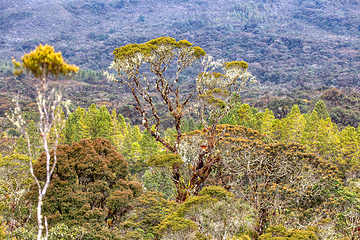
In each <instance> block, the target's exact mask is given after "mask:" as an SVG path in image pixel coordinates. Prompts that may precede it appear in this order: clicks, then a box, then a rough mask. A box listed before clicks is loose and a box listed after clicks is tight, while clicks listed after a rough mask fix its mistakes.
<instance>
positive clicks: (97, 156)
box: [0, 37, 360, 240]
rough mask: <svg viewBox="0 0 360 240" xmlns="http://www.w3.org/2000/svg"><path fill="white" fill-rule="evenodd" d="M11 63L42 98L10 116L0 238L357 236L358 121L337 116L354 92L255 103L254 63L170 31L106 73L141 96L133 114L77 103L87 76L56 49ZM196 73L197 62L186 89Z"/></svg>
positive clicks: (120, 51) (3, 146) (121, 53)
mask: <svg viewBox="0 0 360 240" xmlns="http://www.w3.org/2000/svg"><path fill="white" fill-rule="evenodd" d="M13 64H14V69H15V71H14V74H15V75H16V76H17V77H16V80H21V79H23V80H24V79H27V80H28V81H31V84H32V85H33V88H34V92H33V94H34V98H35V99H37V100H36V103H33V105H32V106H28V105H25V108H24V104H21V103H20V101H19V99H17V100H16V101H15V102H14V103H13V104H15V108H13V109H10V110H9V111H7V117H6V118H5V117H4V120H5V121H4V122H3V126H2V127H3V128H2V135H1V139H0V151H1V152H0V154H1V155H0V156H1V158H0V171H1V177H0V187H1V192H0V194H1V195H0V198H1V205H0V211H1V216H2V220H1V221H2V224H1V227H0V234H1V237H2V238H5V239H39V240H40V239H233V240H236V239H260V240H261V239H274V238H275V237H277V238H279V239H324V240H325V239H356V238H357V237H359V232H358V230H357V229H358V224H359V222H358V221H359V215H358V207H359V198H360V195H359V194H360V192H359V188H358V181H359V167H360V162H359V153H360V128H359V126H356V127H354V126H351V125H355V124H356V119H352V118H351V117H350V118H349V119H348V121H351V122H350V123H349V125H347V126H345V124H344V123H343V121H345V119H344V118H343V116H338V115H336V116H338V119H340V122H341V123H339V126H338V125H337V123H336V122H334V121H333V120H332V118H331V117H333V116H332V115H334V112H335V113H336V109H337V108H340V107H339V106H342V105H341V104H345V105H346V103H347V102H348V101H350V100H351V99H356V96H357V95H355V94H354V93H350V94H349V93H345V92H344V93H341V92H340V91H339V90H337V89H336V88H328V89H326V88H325V89H319V90H318V91H319V92H322V93H321V94H320V96H319V97H318V99H315V98H314V99H309V100H308V101H304V100H306V98H304V99H303V100H302V101H301V103H299V104H296V102H291V101H287V102H286V101H284V100H274V99H273V100H269V101H268V102H267V104H263V105H259V108H255V107H251V106H250V105H249V104H246V103H242V102H241V97H240V93H242V92H243V91H244V90H246V89H247V88H248V87H249V86H251V84H254V82H255V78H254V76H253V75H252V74H251V73H250V72H249V71H248V68H249V65H248V63H246V62H244V61H230V62H225V61H221V60H217V59H214V58H213V57H211V56H208V55H207V54H206V52H205V51H204V50H203V49H202V48H201V47H198V46H194V45H192V44H191V43H190V42H188V41H187V40H180V41H176V40H175V39H173V38H170V37H161V38H157V39H153V40H151V41H148V42H145V43H142V44H129V45H125V46H121V47H118V48H116V49H115V50H114V60H113V63H112V64H111V65H110V66H111V70H113V71H109V72H106V73H105V75H106V77H107V78H108V80H109V81H110V82H111V83H108V84H107V85H105V86H109V85H110V86H111V84H114V86H116V85H118V84H122V88H121V91H124V93H125V94H127V97H128V98H131V99H132V100H133V104H132V105H131V106H132V107H131V108H132V111H133V112H137V113H138V115H137V116H138V117H136V116H135V118H138V119H139V120H140V123H139V124H134V123H133V122H132V121H131V119H129V118H127V117H124V116H123V115H122V114H119V112H117V111H116V109H115V108H114V107H112V106H111V104H101V106H99V105H98V106H97V105H96V104H95V103H93V104H91V105H88V106H87V107H81V106H77V107H76V108H74V107H71V104H69V103H70V102H69V100H70V101H71V100H72V99H71V94H69V95H62V94H61V92H63V91H64V90H65V91H66V89H67V88H68V87H69V85H67V84H61V83H62V82H66V81H69V80H67V78H69V77H70V78H71V77H72V78H76V76H79V75H80V74H81V72H80V73H76V72H78V71H79V69H78V67H76V66H75V65H69V64H68V63H67V62H65V61H64V60H63V58H62V56H61V54H60V53H56V52H55V51H54V48H53V47H51V46H48V45H45V46H43V45H40V46H38V47H37V48H36V49H35V50H33V51H32V52H30V53H28V54H25V55H24V56H23V57H22V59H21V61H20V62H17V61H16V60H13ZM187 69H195V70H196V69H201V70H200V72H199V73H198V74H197V75H195V76H194V79H195V86H194V87H193V88H190V89H189V88H187V87H186V86H187V85H186V84H185V85H184V83H183V82H181V81H180V79H181V78H180V76H182V74H183V72H186V70H187ZM24 73H27V75H24ZM84 73H87V74H89V72H83V73H82V74H84ZM90 73H91V72H90ZM74 74H75V75H74ZM76 74H77V75H76ZM94 76H96V75H94ZM72 81H74V80H72ZM115 89H116V88H115ZM117 89H120V88H117ZM304 90H305V91H306V89H304ZM114 91H115V90H114ZM248 94H250V93H249V92H246V91H245V92H244V93H243V98H244V96H245V97H246V96H247V95H248ZM296 94H298V92H297V91H296V90H294V91H293V95H296ZM313 94H314V93H313ZM315 94H316V93H315ZM301 97H304V95H301V96H299V98H301ZM353 101H355V100H353ZM326 103H330V104H329V107H330V108H331V111H328V109H330V108H329V107H328V106H327V104H326ZM331 103H332V104H333V105H331ZM356 103H357V102H354V105H355V106H357V105H356ZM276 104H278V105H276ZM269 106H270V107H271V106H273V110H271V109H270V108H269ZM285 106H287V107H288V108H290V109H286V107H285ZM355 106H354V109H355V108H356V107H355ZM22 109H23V110H22ZM282 109H284V111H278V110H282ZM334 109H335V110H334ZM340 109H341V108H340ZM353 111H354V115H355V116H357V113H356V112H355V110H353ZM129 117H132V116H131V114H130V116H129ZM357 123H358V122H357ZM341 124H342V125H341Z"/></svg>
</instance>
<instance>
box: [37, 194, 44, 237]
mask: <svg viewBox="0 0 360 240" xmlns="http://www.w3.org/2000/svg"><path fill="white" fill-rule="evenodd" d="M42 201H43V196H42V195H41V194H40V195H39V201H38V205H37V208H36V210H37V220H38V235H37V238H36V239H37V240H41V236H42V230H43V228H44V227H43V226H42V215H41V207H42Z"/></svg>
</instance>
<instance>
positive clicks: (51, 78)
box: [9, 45, 79, 240]
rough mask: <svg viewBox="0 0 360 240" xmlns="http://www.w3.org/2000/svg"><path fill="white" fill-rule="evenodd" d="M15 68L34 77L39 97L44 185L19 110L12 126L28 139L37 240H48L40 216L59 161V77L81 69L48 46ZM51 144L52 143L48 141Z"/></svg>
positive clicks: (35, 52) (32, 54) (16, 71)
mask: <svg viewBox="0 0 360 240" xmlns="http://www.w3.org/2000/svg"><path fill="white" fill-rule="evenodd" d="M13 63H14V67H15V69H16V70H15V72H14V74H15V75H20V74H22V73H23V71H26V72H27V73H29V74H30V75H31V77H32V80H33V84H34V86H35V88H36V93H37V98H36V102H37V107H38V111H39V116H40V120H39V122H38V124H37V127H38V129H39V131H40V134H41V135H40V136H41V141H42V147H43V149H44V152H45V155H46V168H45V169H46V178H45V182H41V181H40V180H39V179H38V178H37V177H36V176H35V174H34V169H33V164H32V163H33V162H32V161H33V160H34V159H33V157H34V156H32V152H33V151H32V150H31V148H32V146H31V143H30V137H29V136H28V133H27V131H26V122H25V120H24V118H23V117H22V115H21V111H20V107H19V105H18V104H17V107H16V108H15V109H14V112H13V114H12V115H11V116H10V115H9V118H10V119H11V120H12V122H13V123H14V124H15V125H16V126H17V127H18V128H19V129H20V130H21V131H22V133H23V134H24V135H25V137H26V139H27V143H28V152H29V155H30V161H29V163H30V172H31V175H32V177H33V178H34V180H35V183H36V185H37V187H38V190H39V191H38V204H37V221H38V234H37V240H40V239H47V237H48V228H47V220H46V217H45V218H44V220H43V216H42V213H41V210H42V204H43V199H44V197H45V194H46V191H47V190H48V187H49V184H50V180H51V175H52V174H53V172H54V169H55V166H56V162H57V158H56V147H57V145H58V140H59V137H60V132H61V130H62V128H63V126H64V120H63V119H62V116H61V114H62V111H59V108H61V104H62V103H63V101H62V95H61V93H60V91H59V90H58V89H57V88H56V85H57V80H59V76H66V75H68V74H70V73H74V72H77V71H78V69H79V68H78V67H76V66H74V65H69V64H67V63H66V62H64V59H63V57H62V56H61V53H60V52H55V51H54V48H53V47H51V46H49V45H45V46H43V45H40V46H38V47H37V48H36V49H35V50H34V51H32V52H30V53H28V54H25V55H24V56H23V57H22V58H21V62H17V61H16V60H14V59H13ZM49 140H50V141H49ZM51 150H53V151H54V155H53V158H54V161H53V163H52V164H50V151H51ZM44 225H45V230H46V235H45V238H43V230H44Z"/></svg>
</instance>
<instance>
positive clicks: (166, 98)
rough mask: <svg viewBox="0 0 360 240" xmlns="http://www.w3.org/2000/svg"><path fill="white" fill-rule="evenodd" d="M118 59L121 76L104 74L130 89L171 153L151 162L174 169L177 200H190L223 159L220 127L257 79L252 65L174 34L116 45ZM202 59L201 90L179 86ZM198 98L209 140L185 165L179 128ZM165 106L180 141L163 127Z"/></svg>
mask: <svg viewBox="0 0 360 240" xmlns="http://www.w3.org/2000/svg"><path fill="white" fill-rule="evenodd" d="M114 57H115V58H114V61H113V62H112V64H111V66H110V68H111V69H114V70H115V71H116V72H117V75H116V76H115V75H111V74H109V73H107V72H105V75H107V77H108V79H109V80H111V81H114V82H121V83H123V84H124V85H125V86H127V87H128V88H129V89H130V91H131V94H132V97H133V98H134V101H135V103H136V105H135V107H136V109H137V111H138V112H139V113H140V114H141V116H142V124H143V126H144V127H145V129H146V130H147V131H149V132H150V134H151V135H152V136H153V137H154V138H155V139H156V140H157V141H158V142H160V143H161V144H162V145H163V146H164V147H165V148H166V149H167V150H168V152H171V153H165V154H161V155H159V156H157V157H154V158H153V161H150V162H151V163H152V164H153V165H155V166H160V165H161V166H164V165H166V166H167V167H169V168H170V169H171V172H172V173H171V174H172V179H173V181H174V184H175V186H176V189H177V196H176V200H177V201H178V202H183V201H185V199H186V198H187V197H188V196H189V195H197V193H198V192H199V191H200V190H201V187H202V186H203V184H204V182H205V180H206V178H207V176H208V175H209V173H210V171H211V169H212V166H213V165H214V164H215V163H216V162H218V161H219V160H220V157H218V156H215V155H214V154H212V152H213V149H214V146H215V143H216V141H217V139H216V137H215V129H216V125H217V124H218V123H219V121H220V120H221V119H222V118H223V117H224V116H225V115H226V114H227V113H229V111H230V110H231V109H232V108H233V107H234V106H235V104H236V103H237V102H238V100H239V92H240V91H241V90H242V88H243V87H244V86H245V85H246V84H248V83H249V82H251V81H253V80H254V78H253V76H252V75H251V74H250V73H249V72H248V71H247V68H248V64H247V63H246V62H242V61H233V62H225V63H224V62H222V61H214V60H213V58H212V57H209V56H206V53H205V51H204V50H203V49H202V48H200V47H194V46H193V45H192V44H191V43H190V42H188V41H186V40H181V41H176V40H175V39H173V38H170V37H161V38H157V39H153V40H151V41H149V42H147V43H143V44H129V45H126V46H123V47H119V48H116V49H115V50H114ZM197 63H200V66H199V67H201V68H202V71H201V73H200V74H199V75H197V77H196V78H195V79H196V88H195V89H194V90H193V91H189V89H185V88H183V87H182V86H181V85H180V84H179V77H180V76H181V74H182V72H183V71H184V70H185V69H188V68H189V67H191V66H193V65H194V64H197ZM195 97H197V100H196V101H198V102H197V104H198V106H199V108H198V109H199V111H198V113H199V117H200V119H201V121H202V123H203V125H204V127H205V129H206V132H207V134H206V136H205V140H206V141H205V142H204V144H202V145H200V146H198V148H197V149H194V151H196V152H197V153H198V154H197V155H196V156H195V157H194V158H193V159H191V161H190V162H188V163H185V162H184V159H185V158H184V156H183V155H182V152H183V151H181V150H180V148H181V147H180V146H181V141H182V135H183V134H182V132H181V128H180V126H181V121H182V119H183V117H184V116H185V115H186V113H188V112H189V111H190V109H189V106H190V105H192V106H193V105H194V104H190V102H192V101H195V99H196V98H195ZM159 102H161V103H162V104H159ZM164 105H165V106H166V109H167V113H168V114H170V115H171V116H172V119H173V121H174V122H173V126H174V128H175V132H176V136H175V141H168V140H167V139H166V138H165V137H164V136H163V134H162V133H161V131H160V129H161V124H162V118H161V116H160V114H159V112H160V107H161V106H164ZM152 124H154V125H155V127H154V128H152V127H151V126H152ZM182 163H184V164H186V165H187V166H188V169H190V171H191V172H192V173H191V176H190V177H189V178H186V179H185V178H184V176H183V174H182V173H181V168H180V166H181V165H182Z"/></svg>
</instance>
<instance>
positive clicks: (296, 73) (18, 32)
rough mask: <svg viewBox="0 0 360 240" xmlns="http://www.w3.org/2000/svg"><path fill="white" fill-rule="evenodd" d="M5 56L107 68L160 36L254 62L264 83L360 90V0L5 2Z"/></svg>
mask: <svg viewBox="0 0 360 240" xmlns="http://www.w3.org/2000/svg"><path fill="white" fill-rule="evenodd" d="M0 9H1V11H0V58H1V59H10V58H11V57H12V56H15V57H17V58H20V57H21V56H22V55H23V54H24V53H25V52H28V51H30V50H31V49H33V48H34V47H35V46H36V45H38V44H39V43H48V44H51V45H54V46H55V47H56V49H57V50H60V51H62V52H63V54H64V56H65V58H67V59H68V60H69V62H71V63H76V64H78V65H80V66H81V67H85V68H90V69H94V70H99V69H105V68H106V67H107V66H108V64H109V63H110V61H111V60H112V51H113V50H114V48H116V47H119V46H122V45H125V44H128V43H133V42H136V43H141V42H145V41H148V40H149V39H152V38H155V37H159V36H164V35H165V36H171V37H175V38H176V39H184V38H185V39H188V40H189V41H190V42H192V43H194V44H196V45H199V46H201V47H203V48H204V49H205V50H206V51H207V52H208V53H209V54H211V55H215V56H216V57H218V58H225V59H228V60H235V59H239V60H240V59H241V60H245V61H247V62H249V63H250V67H251V70H252V72H253V73H254V75H256V76H257V77H258V79H259V80H260V81H262V82H269V81H270V82H274V83H286V84H288V85H289V86H297V85H300V86H302V85H307V86H313V85H315V86H316V85H321V84H328V85H337V86H356V85H358V84H359V80H360V75H359V71H360V48H359V46H360V19H359V18H360V14H359V12H360V3H359V2H358V1H357V0H311V1H310V0H286V1H285V0H276V1H275V0H255V1H244V0H239V1H234V0H233V1H225V0H206V1H205V0H204V1H200V0H159V1H155V0H107V1H105V0H76V1H75V0H57V1H56V0H51V1H49V0H46V1H45V0H32V1H30V0H28V1H26V2H23V1H21V0H12V1H10V0H2V1H1V3H0Z"/></svg>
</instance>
